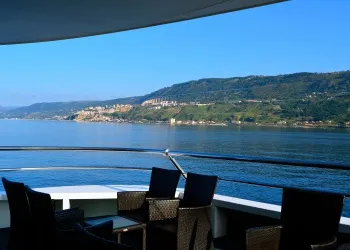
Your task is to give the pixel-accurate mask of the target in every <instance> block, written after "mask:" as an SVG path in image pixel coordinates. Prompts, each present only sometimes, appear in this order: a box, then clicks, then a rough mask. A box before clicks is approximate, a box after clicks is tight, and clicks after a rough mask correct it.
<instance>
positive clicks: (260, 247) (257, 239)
mask: <svg viewBox="0 0 350 250" xmlns="http://www.w3.org/2000/svg"><path fill="white" fill-rule="evenodd" d="M281 230H282V226H267V227H255V228H250V229H248V230H246V246H247V248H246V249H247V250H278V249H279V245H280V238H281Z"/></svg>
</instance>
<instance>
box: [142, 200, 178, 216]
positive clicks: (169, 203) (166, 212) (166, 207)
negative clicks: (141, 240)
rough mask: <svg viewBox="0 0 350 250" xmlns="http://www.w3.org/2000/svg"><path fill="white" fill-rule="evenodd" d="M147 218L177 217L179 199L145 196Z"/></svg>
mask: <svg viewBox="0 0 350 250" xmlns="http://www.w3.org/2000/svg"><path fill="white" fill-rule="evenodd" d="M146 202H147V207H148V216H149V218H148V220H149V221H160V220H170V219H174V218H176V217H177V210H178V208H179V204H180V199H164V198H147V199H146Z"/></svg>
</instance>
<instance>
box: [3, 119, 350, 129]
mask: <svg viewBox="0 0 350 250" xmlns="http://www.w3.org/2000/svg"><path fill="white" fill-rule="evenodd" d="M0 120H15V121H16V120H17V121H54V122H75V123H109V124H141V125H142V124H156V125H168V126H172V127H176V126H202V127H205V126H207V127H274V128H303V129H320V130H321V129H350V126H349V127H346V126H336V125H330V126H312V125H310V126H301V125H300V126H298V125H297V126H289V125H277V124H254V123H242V124H236V123H215V124H208V123H196V124H189V123H187V124H186V123H182V124H171V123H170V122H161V121H159V122H141V121H125V122H113V121H76V120H58V119H57V120H56V119H28V118H0Z"/></svg>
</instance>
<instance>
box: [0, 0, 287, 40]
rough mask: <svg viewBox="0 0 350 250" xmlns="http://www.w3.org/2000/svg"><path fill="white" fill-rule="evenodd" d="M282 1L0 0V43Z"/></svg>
mask: <svg viewBox="0 0 350 250" xmlns="http://www.w3.org/2000/svg"><path fill="white" fill-rule="evenodd" d="M283 1H286V0H128V1H125V0H98V1H96V0H49V1H48V0H32V1H26V0H5V1H2V3H1V4H0V45H8V44H21V43H34V42H44V41H55V40H63V39H70V38H79V37H86V36H94V35H101V34H108V33H114V32H120V31H127V30H132V29H138V28H145V27H151V26H155V25H160V24H166V23H173V22H178V21H184V20H189V19H194V18H199V17H205V16H211V15H216V14H221V13H226V12H232V11H238V10H242V9H247V8H253V7H258V6H263V5H267V4H273V3H278V2H283Z"/></svg>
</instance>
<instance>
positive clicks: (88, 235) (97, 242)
mask: <svg viewBox="0 0 350 250" xmlns="http://www.w3.org/2000/svg"><path fill="white" fill-rule="evenodd" d="M111 225H113V223H112V224H111ZM102 229H103V227H102ZM98 230H100V229H98ZM93 231H96V229H94V230H93ZM75 232H76V233H77V242H76V249H84V250H90V249H91V250H97V249H98V250H133V249H134V248H133V247H131V246H126V245H122V244H118V243H116V242H114V241H111V240H107V239H105V238H103V237H100V236H99V235H97V234H96V233H94V232H92V231H91V230H90V231H89V229H87V228H84V227H82V226H81V225H79V224H77V225H76V227H75Z"/></svg>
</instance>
